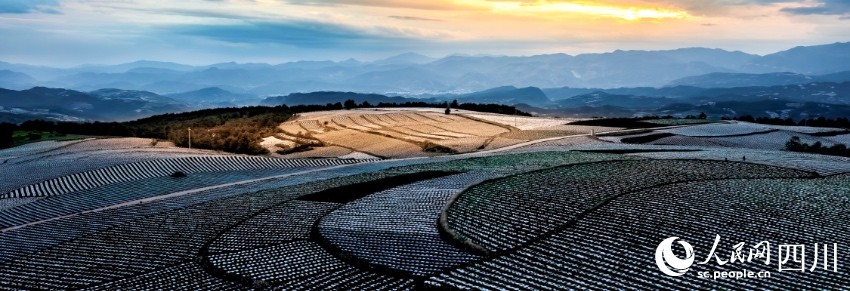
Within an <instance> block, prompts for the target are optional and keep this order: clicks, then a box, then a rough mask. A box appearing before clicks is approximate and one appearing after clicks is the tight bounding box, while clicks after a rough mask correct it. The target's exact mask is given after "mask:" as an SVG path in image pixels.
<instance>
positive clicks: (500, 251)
mask: <svg viewBox="0 0 850 291" xmlns="http://www.w3.org/2000/svg"><path fill="white" fill-rule="evenodd" d="M677 161H694V162H705V160H693V159H692V160H677ZM619 162H629V161H627V160H609V161H592V162H585V163H575V164H566V165H562V166H556V167H552V168H546V169H540V170H535V171H531V172H525V173H517V174H513V175H509V176H506V177H499V178H494V179H488V180H486V181H483V182H481V183H478V184H476V185H472V186H469V187H468V188H466V189H464V190H463V191H460V192H457V193H456V194H455V195H453V196H452V197H451V199H450V200H449V202H448V203H446V205H445V206H444V207H443V209H442V211H441V212H440V217H439V223H438V225H439V228H440V232H443V233H445V234H446V235H447V237H448V238H451V239H452V240H453V241H454V242H455V244H456V245H459V246H461V247H462V248H464V249H466V250H468V251H471V252H473V253H477V254H480V255H484V256H485V257H496V256H502V255H504V254H507V253H511V252H514V251H516V250H518V249H521V248H523V247H525V246H527V245H529V244H531V243H533V242H535V241H538V240H540V239H542V238H545V237H548V236H550V235H552V234H553V233H556V232H558V231H560V230H563V229H565V228H567V227H569V226H570V225H572V224H574V223H575V222H577V221H578V220H580V219H581V218H582V217H584V216H585V215H587V214H588V213H590V212H592V211H594V210H595V209H597V208H598V207H600V206H602V205H605V204H607V203H609V202H611V201H613V200H615V199H618V198H619V197H622V196H624V195H627V194H628V193H632V192H635V191H640V190H644V189H649V188H652V187H657V186H661V185H668V184H676V183H684V182H693V181H714V180H736V179H748V178H728V177H720V178H713V177H705V178H697V179H689V180H674V181H669V182H665V181H663V180H661V181H659V182H660V183H657V184H653V185H643V186H640V187H636V188H634V189H624V190H626V191H624V192H621V193H618V194H615V195H613V196H610V197H600V198H601V200H600V201H599V202H598V203H596V204H595V205H594V206H593V207H590V208H588V209H585V210H584V211H581V212H579V213H578V214H577V215H576V216H575V217H574V218H573V219H571V220H569V221H567V222H566V223H565V224H562V225H560V226H557V227H555V228H552V229H549V230H547V231H544V232H542V233H540V234H539V235H538V236H536V237H534V238H532V239H530V240H528V241H525V242H522V243H519V244H518V245H514V246H510V244H508V245H507V247H506V246H502V247H501V248H499V247H498V246H496V247H493V246H491V247H490V248H487V247H485V246H484V245H482V244H479V242H477V241H476V240H475V239H473V238H471V237H468V236H467V235H464V234H462V233H461V232H460V231H457V230H455V229H454V228H453V227H451V225H449V222H448V221H449V217H448V216H449V211H450V208H451V207H452V206H453V205H454V204H455V203H456V202H457V200H458V199H459V198H460V197H461V196H463V195H465V194H467V193H468V192H469V189H471V188H473V187H476V186H478V185H482V184H486V183H491V182H493V181H499V180H507V179H513V178H517V177H518V176H522V175H531V174H535V173H541V172H546V171H552V170H555V169H559V168H567V167H577V166H583V165H592V164H606V163H619ZM632 162H633V161H632ZM718 162H719V161H718ZM726 163H738V164H746V165H751V166H756V165H757V166H761V167H768V168H771V167H772V168H778V169H784V170H788V171H792V172H798V173H805V174H808V175H807V176H799V177H793V178H800V179H815V178H821V177H822V176H821V175H819V174H818V173H816V172H810V171H803V170H799V169H793V168H787V167H779V166H775V165H762V164H755V163H745V162H735V161H733V162H726ZM757 177H758V178H759V179H771V178H792V176H791V175H788V176H787V177H783V176H781V175H779V176H770V175H765V176H763V177H759V176H757ZM749 179H753V177H749Z"/></svg>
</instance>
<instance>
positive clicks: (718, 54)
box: [0, 42, 850, 96]
mask: <svg viewBox="0 0 850 291" xmlns="http://www.w3.org/2000/svg"><path fill="white" fill-rule="evenodd" d="M847 71H850V42H848V43H835V44H828V45H819V46H808V47H796V48H792V49H789V50H786V51H782V52H778V53H774V54H769V55H765V56H759V55H753V54H747V53H743V52H740V51H726V50H721V49H708V48H684V49H676V50H664V51H623V50H617V51H614V52H610V53H600V54H580V55H575V56H572V55H567V54H550V55H535V56H520V57H512V56H464V55H451V56H447V57H444V58H439V59H436V58H431V57H427V56H423V55H419V54H415V53H406V54H402V55H398V56H393V57H390V58H386V59H382V60H377V61H372V62H361V61H357V60H354V59H349V60H345V61H339V62H334V61H297V62H288V63H282V64H276V65H272V64H264V63H246V64H238V63H232V62H231V63H219V64H212V65H207V66H190V65H184V64H177V63H169V62H155V61H137V62H132V63H126V64H120V65H111V66H106V65H83V66H78V67H74V68H65V69H62V68H51V67H44V66H32V65H23V64H12V63H6V62H0V87H3V88H7V89H18V90H20V89H29V88H31V87H33V86H45V87H57V88H66V89H74V90H80V91H92V90H97V89H102V88H116V89H124V90H144V91H149V92H153V93H157V94H176V93H184V92H187V91H194V90H200V89H203V88H209V87H218V88H222V89H225V90H228V91H230V92H234V93H239V94H253V95H258V96H275V95H285V94H289V93H294V92H313V91H351V92H361V93H379V94H398V95H405V96H415V95H419V94H447V93H454V94H459V93H471V92H476V91H482V90H487V89H491V88H496V87H503V86H515V87H519V88H523V87H538V88H558V87H577V88H603V89H610V88H620V87H661V86H671V85H672V86H675V85H689V86H698V87H700V86H709V87H718V86H722V87H738V86H764V85H779V84H786V83H782V82H783V79H785V80H787V82H792V83H800V82H804V81H805V80H804V79H805V78H807V77H813V78H814V77H817V78H826V79H824V80H822V81H839V80H834V79H829V78H830V77H829V76H830V75H829V74H835V73H842V72H843V73H842V74H843V75H841V74H839V75H838V76H832V77H833V78H841V79H843V80H840V81H847V78H848V73H847ZM765 73H772V74H773V75H768V76H760V75H759V74H765ZM776 73H780V74H776ZM817 78H816V79H815V80H820V79H817ZM729 79H732V80H733V81H729ZM777 82H779V83H777Z"/></svg>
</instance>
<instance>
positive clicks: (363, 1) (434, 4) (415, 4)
mask: <svg viewBox="0 0 850 291" xmlns="http://www.w3.org/2000/svg"><path fill="white" fill-rule="evenodd" d="M285 2H286V3H288V4H294V5H310V6H338V5H355V6H372V7H388V8H412V9H421V10H481V9H482V7H480V6H473V5H469V4H460V3H458V2H455V1H447V0H429V1H416V0H286V1H285Z"/></svg>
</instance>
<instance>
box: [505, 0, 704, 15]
mask: <svg viewBox="0 0 850 291" xmlns="http://www.w3.org/2000/svg"><path fill="white" fill-rule="evenodd" d="M493 11H495V12H505V13H512V12H513V13H516V12H520V13H521V12H530V13H539V12H554V13H578V14H585V15H590V16H598V17H613V18H620V19H625V20H637V19H662V18H678V19H681V18H688V17H691V15H690V14H688V12H687V11H682V10H670V9H664V8H658V7H634V6H616V5H610V4H606V3H602V2H585V1H576V2H556V3H551V2H548V1H545V0H543V1H537V2H493Z"/></svg>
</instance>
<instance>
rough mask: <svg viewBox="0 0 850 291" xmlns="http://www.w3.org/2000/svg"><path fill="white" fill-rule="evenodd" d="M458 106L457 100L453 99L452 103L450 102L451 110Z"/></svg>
mask: <svg viewBox="0 0 850 291" xmlns="http://www.w3.org/2000/svg"><path fill="white" fill-rule="evenodd" d="M458 106H459V105H458V104H457V99H455V100H454V101H452V108H458Z"/></svg>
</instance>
